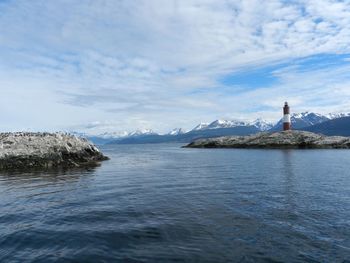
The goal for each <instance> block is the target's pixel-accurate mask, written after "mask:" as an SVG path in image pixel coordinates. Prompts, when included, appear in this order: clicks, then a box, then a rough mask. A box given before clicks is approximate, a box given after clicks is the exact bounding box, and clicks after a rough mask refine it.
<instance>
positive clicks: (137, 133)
mask: <svg viewBox="0 0 350 263" xmlns="http://www.w3.org/2000/svg"><path fill="white" fill-rule="evenodd" d="M146 135H158V133H156V132H154V131H153V130H150V129H145V130H136V131H134V132H131V133H129V134H128V136H126V137H137V136H146Z"/></svg>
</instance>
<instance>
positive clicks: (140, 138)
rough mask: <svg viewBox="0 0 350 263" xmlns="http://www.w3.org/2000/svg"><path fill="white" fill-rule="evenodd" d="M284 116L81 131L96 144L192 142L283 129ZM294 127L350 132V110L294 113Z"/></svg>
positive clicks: (341, 132)
mask: <svg viewBox="0 0 350 263" xmlns="http://www.w3.org/2000/svg"><path fill="white" fill-rule="evenodd" d="M282 124H283V123H282V119H280V120H279V121H278V122H277V123H275V124H273V123H270V122H267V121H265V120H263V119H257V120H255V121H252V122H248V121H242V120H215V121H213V122H211V123H200V124H198V125H197V126H195V127H194V128H193V129H192V130H190V131H184V130H183V129H181V128H175V129H173V130H172V131H170V132H169V133H167V134H158V133H156V132H154V131H153V130H149V129H147V130H137V131H134V132H131V133H128V132H113V133H103V134H100V135H86V134H78V135H82V136H85V137H88V139H90V140H91V141H93V142H94V143H95V144H109V143H113V144H141V143H164V142H183V143H188V142H191V141H193V140H195V139H199V138H209V137H219V136H228V135H249V134H254V133H258V132H264V131H271V132H272V131H280V130H282ZM291 124H292V129H295V130H307V131H313V132H317V133H323V134H326V135H342V136H350V113H339V114H327V115H322V114H318V113H313V112H303V113H295V114H292V115H291Z"/></svg>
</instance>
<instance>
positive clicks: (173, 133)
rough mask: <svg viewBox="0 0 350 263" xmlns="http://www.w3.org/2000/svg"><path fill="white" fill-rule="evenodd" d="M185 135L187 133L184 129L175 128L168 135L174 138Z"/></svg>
mask: <svg viewBox="0 0 350 263" xmlns="http://www.w3.org/2000/svg"><path fill="white" fill-rule="evenodd" d="M184 133H186V132H185V131H184V130H183V129H182V128H175V129H173V130H171V131H170V132H169V133H168V135H173V136H175V135H179V134H184Z"/></svg>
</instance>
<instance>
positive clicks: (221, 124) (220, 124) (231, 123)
mask: <svg viewBox="0 0 350 263" xmlns="http://www.w3.org/2000/svg"><path fill="white" fill-rule="evenodd" d="M248 125H249V123H248V122H245V121H240V120H215V121H213V122H211V123H200V124H198V125H197V126H196V127H195V128H193V129H192V131H200V130H208V129H221V128H233V127H237V126H248Z"/></svg>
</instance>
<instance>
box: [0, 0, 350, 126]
mask: <svg viewBox="0 0 350 263" xmlns="http://www.w3.org/2000/svg"><path fill="white" fill-rule="evenodd" d="M0 89H1V95H0V130H28V129H29V130H49V131H52V130H64V129H71V130H72V129H74V130H81V131H84V130H93V129H95V130H98V131H104V130H106V131H121V130H128V131H131V130H135V129H144V128H152V129H154V130H155V131H158V132H166V131H168V130H170V129H172V128H175V127H183V128H185V129H190V128H193V126H195V125H196V124H197V123H199V122H208V121H212V120H214V119H218V118H224V119H248V120H249V119H254V118H258V117H261V118H265V119H268V120H275V119H278V118H279V117H280V115H281V107H282V105H283V102H284V101H285V100H288V101H289V102H290V104H291V107H292V110H293V111H296V112H302V111H306V110H309V111H316V112H319V113H328V112H339V111H350V2H349V1H336V0H295V1H292V0H291V1H288V0H55V1H47V0H42V1H41V0H33V1H29V0H23V1H22V0H0Z"/></svg>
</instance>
